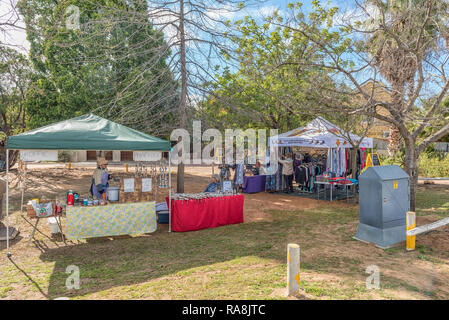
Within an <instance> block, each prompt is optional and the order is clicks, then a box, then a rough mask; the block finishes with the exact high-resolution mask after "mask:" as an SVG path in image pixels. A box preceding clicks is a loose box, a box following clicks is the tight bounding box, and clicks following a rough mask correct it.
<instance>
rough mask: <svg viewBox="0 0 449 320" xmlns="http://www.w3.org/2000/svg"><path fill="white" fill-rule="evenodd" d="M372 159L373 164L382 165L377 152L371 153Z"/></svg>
mask: <svg viewBox="0 0 449 320" xmlns="http://www.w3.org/2000/svg"><path fill="white" fill-rule="evenodd" d="M371 159H372V161H373V166H380V165H381V164H380V159H379V155H378V154H377V153H371Z"/></svg>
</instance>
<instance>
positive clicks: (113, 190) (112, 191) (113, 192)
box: [106, 187, 120, 201]
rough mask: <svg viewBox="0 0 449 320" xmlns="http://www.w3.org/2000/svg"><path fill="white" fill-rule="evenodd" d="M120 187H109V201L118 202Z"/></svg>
mask: <svg viewBox="0 0 449 320" xmlns="http://www.w3.org/2000/svg"><path fill="white" fill-rule="evenodd" d="M119 190H120V188H119V187H109V188H108V190H107V191H106V192H107V194H108V200H109V201H118V195H119Z"/></svg>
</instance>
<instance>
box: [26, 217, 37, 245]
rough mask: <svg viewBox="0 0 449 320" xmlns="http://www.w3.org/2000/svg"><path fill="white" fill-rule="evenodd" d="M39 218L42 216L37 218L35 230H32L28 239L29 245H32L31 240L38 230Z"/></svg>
mask: <svg viewBox="0 0 449 320" xmlns="http://www.w3.org/2000/svg"><path fill="white" fill-rule="evenodd" d="M39 219H40V218H36V223H35V224H34V227H33V231H32V232H31V236H30V239H29V240H28V245H30V243H31V240H33V239H34V233H35V232H36V229H37V225H38V224H39Z"/></svg>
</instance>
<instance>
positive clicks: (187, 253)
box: [40, 208, 354, 298]
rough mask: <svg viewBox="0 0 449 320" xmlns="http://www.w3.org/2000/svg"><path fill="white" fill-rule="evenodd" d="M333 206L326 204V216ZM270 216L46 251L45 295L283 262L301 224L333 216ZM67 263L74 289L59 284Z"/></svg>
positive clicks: (348, 216)
mask: <svg viewBox="0 0 449 320" xmlns="http://www.w3.org/2000/svg"><path fill="white" fill-rule="evenodd" d="M335 210H336V209H335V208H330V211H333V213H332V215H335ZM342 212H343V211H341V212H339V213H338V214H339V215H340V213H342ZM271 214H272V216H273V222H252V223H244V224H238V225H230V226H224V227H219V228H214V229H206V230H200V231H193V232H186V233H168V232H167V231H168V228H167V226H166V225H163V226H161V225H159V230H158V231H156V232H155V233H153V234H150V235H143V236H139V237H132V238H131V237H130V238H126V237H121V238H120V239H113V240H111V238H101V239H92V240H89V242H88V243H81V244H76V245H69V246H67V247H61V248H56V249H49V250H47V251H45V252H44V253H42V254H41V256H40V259H41V260H43V261H46V262H55V266H54V269H53V272H52V274H51V276H50V281H49V287H48V296H49V297H50V298H55V297H59V296H82V295H85V294H89V293H93V292H98V291H102V290H106V289H109V288H111V287H119V286H127V285H133V284H138V283H142V282H148V281H150V280H152V279H156V278H161V277H164V276H174V275H175V274H176V273H178V272H180V271H183V270H188V269H192V268H196V267H202V266H206V265H212V264H216V263H221V262H226V261H231V260H234V259H236V258H241V257H248V256H256V257H259V258H262V259H270V260H276V261H277V262H278V263H281V264H284V263H285V259H286V258H285V254H286V247H287V244H288V243H289V242H298V243H305V241H304V239H307V238H313V234H310V232H308V230H309V229H308V228H307V227H306V225H310V224H313V223H316V222H321V223H325V222H326V221H327V220H328V219H334V218H332V217H331V216H330V215H329V214H327V213H325V214H323V211H322V210H321V215H318V214H316V213H314V212H307V213H305V212H299V211H296V212H292V211H289V212H272V213H271ZM340 219H341V220H343V221H350V220H353V219H354V213H353V212H349V213H342V214H341V215H340ZM343 221H340V222H343ZM307 246H308V245H307V244H304V246H302V247H307ZM69 265H75V266H77V267H78V268H79V270H80V278H81V287H80V289H79V290H76V291H73V290H72V291H70V290H67V289H66V288H65V282H66V279H67V277H68V276H69V274H67V273H66V268H67V267H68V266H69Z"/></svg>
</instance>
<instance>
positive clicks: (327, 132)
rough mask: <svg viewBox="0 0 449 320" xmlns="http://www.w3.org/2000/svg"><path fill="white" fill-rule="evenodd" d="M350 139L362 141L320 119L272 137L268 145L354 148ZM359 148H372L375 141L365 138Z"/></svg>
mask: <svg viewBox="0 0 449 320" xmlns="http://www.w3.org/2000/svg"><path fill="white" fill-rule="evenodd" d="M348 137H350V140H352V142H354V143H356V142H358V141H360V140H361V138H360V137H359V136H357V135H355V134H353V133H346V132H344V131H343V130H342V129H340V128H339V127H337V126H336V125H334V124H332V123H330V122H329V121H327V120H326V119H324V118H322V117H318V118H316V119H315V120H313V121H311V122H309V123H308V124H307V125H306V126H305V127H302V128H297V129H294V130H291V131H289V132H286V133H282V134H280V135H277V136H273V137H270V139H269V141H268V143H269V145H270V146H274V147H312V148H352V145H351V143H350V142H349V140H348ZM359 147H360V148H372V147H373V139H372V138H363V140H362V142H360V145H359Z"/></svg>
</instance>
